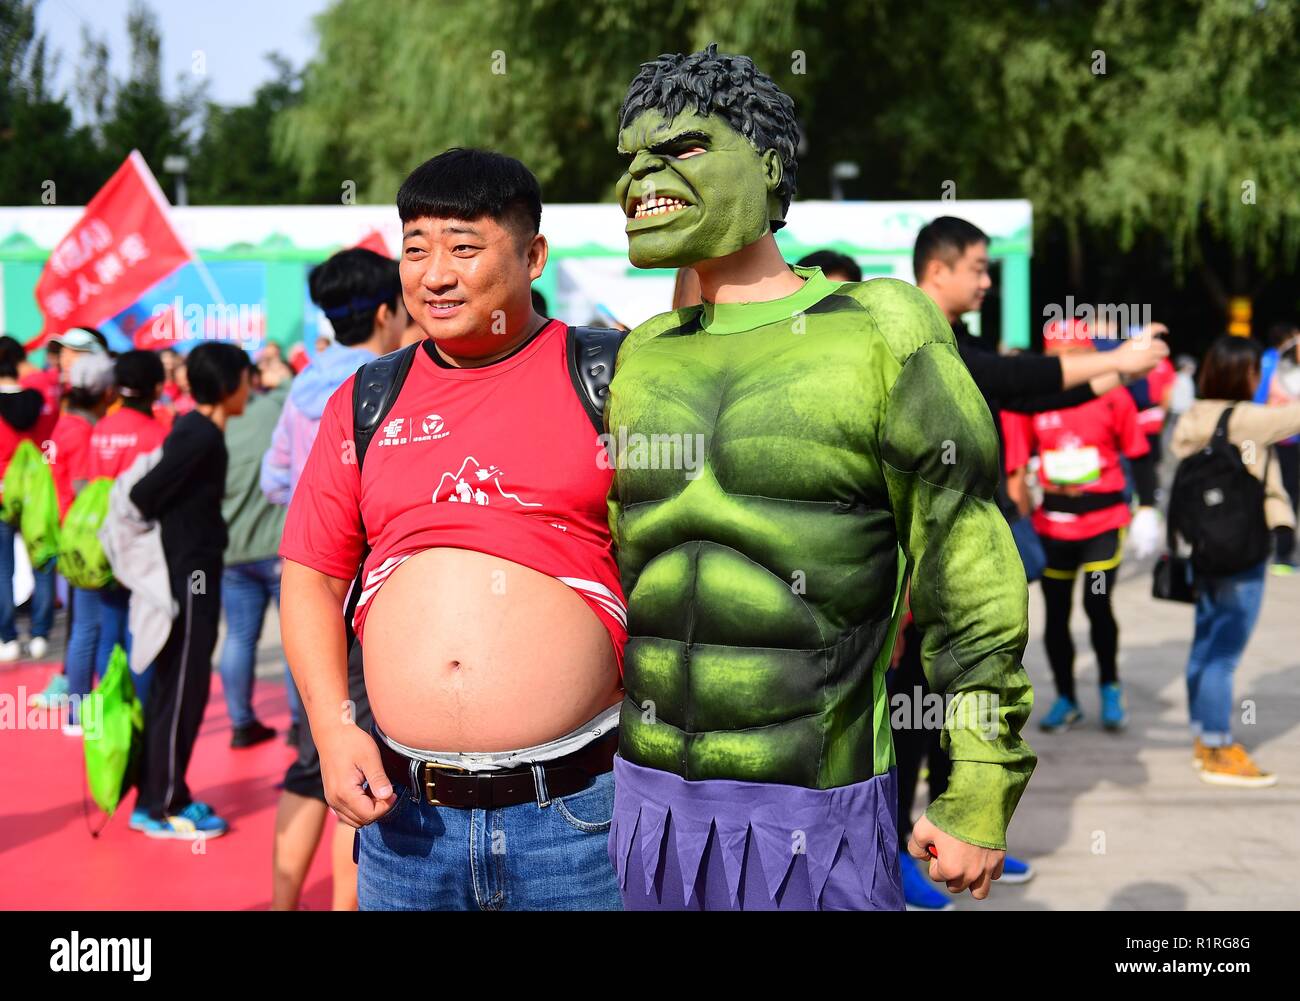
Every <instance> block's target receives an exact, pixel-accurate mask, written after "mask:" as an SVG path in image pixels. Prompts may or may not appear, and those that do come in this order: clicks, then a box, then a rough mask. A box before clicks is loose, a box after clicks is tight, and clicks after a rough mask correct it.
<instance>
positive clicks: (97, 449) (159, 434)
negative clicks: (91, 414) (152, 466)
mask: <svg viewBox="0 0 1300 1001" xmlns="http://www.w3.org/2000/svg"><path fill="white" fill-rule="evenodd" d="M166 437H167V431H166V429H165V428H164V427H163V426H162V425H161V424H159V423H158V422H157V421H156V420H154V419H153V418H152V417H146V416H145V415H144V414H142V413H140V412H139V411H138V410H132V409H131V408H130V407H119V408H118V409H117V410H115V411H113V412H112V413H111V414H109V415H108V416H107V417H105V418H104V419H103V420H102V421H100V422H99V423H98V424H96V425H95V426H94V428H93V429H92V430H91V432H90V456H89V462H88V466H87V473H88V475H87V476H86V479H88V480H97V479H99V478H100V477H101V476H111V477H113V478H115V479H116V478H117V477H118V476H119V475H121V474H122V473H124V472H126V471H127V469H129V468H130V466H131V463H133V462H135V460H136V456H139V455H144V454H145V453H147V452H152V451H153V450H154V449H155V448H157V447H158V446H159V445H161V444H162V443H163V439H164V438H166Z"/></svg>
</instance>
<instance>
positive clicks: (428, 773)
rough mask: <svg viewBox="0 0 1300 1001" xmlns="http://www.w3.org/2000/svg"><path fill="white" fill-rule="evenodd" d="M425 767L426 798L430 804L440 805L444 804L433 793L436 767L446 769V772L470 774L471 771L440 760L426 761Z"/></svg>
mask: <svg viewBox="0 0 1300 1001" xmlns="http://www.w3.org/2000/svg"><path fill="white" fill-rule="evenodd" d="M424 768H425V772H424V796H425V800H426V801H427V802H428V804H429V805H430V806H440V805H442V804H441V801H440V800H438V798H437V797H435V796H434V794H433V793H434V782H433V774H432V773H433V771H434V769H438V770H440V771H444V772H461V773H464V774H469V773H468V772H467V771H466V769H464V768H457V767H456V766H455V765H444V764H442V763H441V762H438V761H426V762H424Z"/></svg>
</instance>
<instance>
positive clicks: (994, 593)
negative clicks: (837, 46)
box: [606, 46, 1034, 848]
mask: <svg viewBox="0 0 1300 1001" xmlns="http://www.w3.org/2000/svg"><path fill="white" fill-rule="evenodd" d="M619 125H620V132H619V146H620V151H621V152H622V153H623V154H624V155H627V156H631V158H632V160H631V163H630V164H629V165H628V170H627V174H626V175H625V176H624V177H623V179H622V181H621V182H620V183H619V186H618V197H619V201H620V204H621V206H622V208H623V210H624V212H625V214H626V215H627V218H628V222H627V234H628V244H629V254H630V257H631V260H632V263H633V264H635V265H636V266H638V267H682V266H688V265H697V264H699V263H700V262H702V261H716V260H718V259H719V258H725V257H727V256H728V255H730V254H733V253H735V252H736V251H738V250H741V249H742V248H744V247H747V246H750V245H751V244H753V243H754V242H755V241H757V240H762V239H771V236H770V235H769V234H770V231H771V230H774V229H777V228H779V227H780V226H781V225H783V224H784V218H785V210H786V209H787V208H788V206H789V202H790V198H791V196H792V194H793V192H794V177H795V171H796V163H795V159H794V152H795V147H796V145H797V142H798V127H797V125H796V123H795V120H794V114H793V104H792V103H791V101H790V99H789V98H788V97H786V96H785V95H784V94H782V93H781V92H780V91H779V90H777V88H776V87H775V85H774V84H773V83H772V81H771V80H769V79H768V78H767V77H765V76H763V75H762V74H761V73H759V72H758V71H757V70H756V69H755V68H754V65H753V63H752V62H751V61H750V60H748V59H746V58H745V57H735V56H720V55H718V53H717V52H716V49H715V48H714V47H713V46H710V47H709V49H708V50H707V51H706V52H698V53H694V54H692V55H689V56H661V57H660V58H659V59H658V60H656V61H655V62H653V63H647V64H645V65H644V66H643V67H642V70H641V72H640V73H639V74H638V76H637V78H636V80H635V81H633V84H632V86H631V88H630V89H629V92H628V96H627V99H626V100H625V102H624V105H623V109H622V112H621V114H620V121H619ZM647 186H649V187H648V190H647ZM661 199H662V200H664V201H661ZM796 272H797V273H798V275H799V276H800V277H801V278H803V279H804V280H805V281H804V284H803V286H802V287H801V288H799V289H798V290H797V291H795V292H794V293H793V294H791V295H787V296H785V297H784V298H781V299H775V300H771V301H759V302H748V303H737V302H733V303H710V302H707V301H706V302H704V303H703V304H702V305H700V306H693V307H688V308H685V309H679V310H675V311H673V312H670V313H664V314H661V315H659V316H656V317H654V318H653V319H651V320H648V321H646V322H645V323H643V324H641V325H640V326H639V327H637V328H636V329H635V330H633V331H632V332H631V333H630V334H628V336H627V339H626V340H625V341H624V343H623V346H622V348H621V350H620V352H619V356H618V363H617V367H616V371H615V376H614V379H613V381H612V383H611V385H610V394H609V403H608V408H607V411H606V419H607V421H608V425H609V430H610V432H611V433H612V434H613V435H615V436H620V435H622V434H627V435H628V436H629V438H630V437H632V436H636V438H637V439H638V440H640V439H644V440H647V441H652V442H653V441H669V440H685V439H686V437H687V436H690V437H691V440H693V441H697V442H700V443H702V453H703V460H704V461H703V464H702V468H697V469H694V470H692V471H691V475H687V474H686V473H685V472H683V471H682V470H679V469H674V468H669V467H665V466H663V465H659V464H655V465H654V466H653V467H652V468H627V466H624V465H620V464H618V463H616V465H615V479H614V487H613V490H612V492H611V495H610V528H611V532H612V535H613V538H614V542H615V544H616V546H617V549H618V559H619V569H620V574H621V577H622V584H623V590H624V594H625V595H626V597H627V605H628V643H627V648H626V657H625V665H624V666H625V673H624V680H625V688H626V695H627V697H626V700H625V701H624V705H623V712H622V719H621V724H620V754H621V755H622V757H623V758H624V759H625V760H627V761H629V762H631V763H633V764H636V765H639V766H642V767H646V768H653V769H659V770H662V771H667V772H672V773H675V774H676V775H679V776H681V777H683V778H685V779H688V780H709V779H726V780H736V781H751V782H765V783H778V784H784V785H792V786H803V787H806V788H813V789H833V788H837V787H843V786H848V785H853V784H857V783H862V782H865V781H867V780H870V779H872V778H874V777H880V776H883V775H885V774H886V773H887V772H888V771H889V769H890V768H891V767H892V765H893V749H892V742H891V734H890V721H889V710H890V707H889V705H888V699H887V695H886V689H885V680H884V679H885V671H886V670H887V668H888V666H889V655H890V651H891V649H892V647H893V643H894V636H895V632H896V630H897V626H898V621H899V616H900V614H901V602H900V592H901V588H902V583H903V581H904V579H905V578H906V577H907V576H908V575H910V576H911V580H912V588H911V594H912V601H911V607H912V612H913V614H914V616H915V618H916V621H917V624H918V626H919V627H920V629H921V630H922V631H923V633H924V643H923V650H922V658H923V663H924V667H925V670H926V674H927V676H928V678H929V681H930V685H931V689H932V690H933V691H935V692H937V693H941V694H942V695H943V696H945V697H946V698H948V699H950V700H951V701H952V703H953V705H952V706H951V707H950V713H949V717H948V720H947V724H946V726H945V730H944V738H943V742H944V746H945V747H946V749H947V750H948V751H949V754H950V756H951V758H952V760H953V771H952V778H951V781H950V784H949V788H948V792H947V793H945V794H944V795H943V796H942V797H940V799H939V800H937V801H936V802H935V803H934V804H932V805H931V807H930V808H929V810H927V816H928V817H929V819H930V821H931V822H932V823H934V824H935V825H936V826H938V827H939V828H941V829H942V830H945V831H947V832H948V833H949V834H951V835H953V836H955V837H958V838H960V839H962V840H964V841H967V842H970V843H972V844H981V845H985V846H987V847H990V848H1002V847H1004V845H1005V840H1004V838H1005V832H1006V824H1007V822H1008V821H1009V819H1010V817H1011V813H1012V811H1013V810H1014V808H1015V805H1016V802H1017V800H1018V799H1019V797H1020V794H1021V791H1022V790H1023V789H1024V786H1025V783H1026V782H1027V781H1028V778H1029V774H1030V772H1031V770H1032V769H1033V764H1034V756H1033V752H1032V751H1031V750H1030V749H1029V748H1028V747H1027V746H1026V745H1025V743H1024V742H1023V741H1022V740H1020V737H1019V731H1020V728H1021V726H1022V725H1023V723H1024V721H1025V720H1026V718H1027V717H1028V715H1029V710H1030V706H1031V704H1032V696H1031V690H1030V687H1029V682H1028V679H1027V678H1026V676H1025V673H1024V669H1023V668H1022V667H1021V665H1020V656H1021V653H1022V652H1023V650H1024V644H1025V635H1026V614H1025V613H1026V599H1027V595H1026V587H1025V579H1024V574H1023V572H1022V571H1021V564H1020V560H1019V557H1018V555H1017V553H1016V549H1015V546H1014V543H1013V542H1012V540H1011V534H1010V531H1009V529H1008V528H1007V524H1006V522H1005V520H1004V519H1003V517H1002V515H1001V514H1000V513H999V511H998V509H997V507H996V506H995V504H994V503H993V502H992V497H993V493H994V488H995V486H996V484H997V479H998V472H997V463H998V444H997V437H996V435H995V434H994V430H993V425H992V421H991V420H990V418H989V412H988V408H987V407H986V406H985V404H984V401H983V399H982V397H981V396H980V394H979V391H978V390H977V389H976V387H975V384H974V382H973V381H972V380H971V378H970V374H969V373H968V372H967V370H966V368H965V366H964V365H963V364H962V361H961V358H960V356H959V355H958V354H957V350H956V344H955V342H954V340H953V336H952V331H951V330H950V328H949V327H948V325H947V324H946V323H945V322H944V320H943V317H942V315H941V314H940V313H939V311H938V309H937V307H936V306H935V305H934V304H933V303H932V302H930V300H929V299H928V298H927V297H926V296H925V295H924V294H923V293H922V292H920V291H919V290H918V289H916V288H915V287H913V286H911V285H908V284H906V283H904V282H898V281H893V280H877V281H872V282H867V283H835V282H830V281H828V280H827V279H826V278H825V276H824V275H822V274H821V272H819V271H816V270H811V269H803V268H800V269H796ZM675 436H680V438H679V439H675ZM954 456H955V461H954V458H953V457H954ZM900 557H901V558H900ZM891 837H892V834H891Z"/></svg>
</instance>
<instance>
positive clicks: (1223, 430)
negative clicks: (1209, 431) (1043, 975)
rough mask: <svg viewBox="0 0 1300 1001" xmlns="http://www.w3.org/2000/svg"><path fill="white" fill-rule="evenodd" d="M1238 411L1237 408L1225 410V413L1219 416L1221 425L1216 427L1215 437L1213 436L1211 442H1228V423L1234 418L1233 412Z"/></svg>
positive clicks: (1226, 408) (1225, 408)
mask: <svg viewBox="0 0 1300 1001" xmlns="http://www.w3.org/2000/svg"><path fill="white" fill-rule="evenodd" d="M1236 409H1237V408H1236V407H1224V408H1223V413H1221V414H1220V415H1219V423H1218V424H1216V425H1214V435H1213V436H1212V438H1211V440H1214V439H1222V440H1224V441H1227V440H1228V421H1229V419H1230V418H1231V417H1232V412H1233V411H1234V410H1236Z"/></svg>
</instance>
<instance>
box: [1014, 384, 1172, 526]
mask: <svg viewBox="0 0 1300 1001" xmlns="http://www.w3.org/2000/svg"><path fill="white" fill-rule="evenodd" d="M1137 416H1138V414H1137V406H1136V405H1135V404H1134V403H1133V397H1131V396H1129V394H1128V391H1127V390H1125V389H1123V388H1116V389H1112V390H1111V391H1110V392H1108V393H1105V394H1103V395H1102V396H1099V397H1098V398H1097V399H1095V400H1089V401H1088V402H1087V403H1082V404H1080V405H1079V406H1077V407H1070V408H1069V409H1067V410H1048V411H1046V412H1044V413H1041V414H1013V413H1009V412H1007V411H1003V414H1002V431H1003V435H1004V437H1005V439H1006V467H1007V469H1008V471H1010V470H1014V469H1019V468H1020V467H1021V466H1023V465H1024V464H1025V463H1026V462H1028V461H1029V457H1030V456H1031V455H1037V456H1039V459H1040V463H1041V464H1040V466H1039V469H1038V479H1039V482H1040V483H1042V484H1044V485H1045V486H1063V485H1067V484H1072V485H1075V486H1078V487H1080V488H1081V489H1082V490H1083V492H1084V493H1085V494H1105V493H1119V492H1121V491H1123V489H1124V469H1123V467H1122V466H1121V465H1120V461H1119V457H1120V456H1121V455H1125V456H1127V457H1128V458H1130V459H1136V458H1140V457H1141V456H1143V455H1146V454H1147V453H1148V452H1149V451H1150V450H1151V446H1150V445H1148V444H1147V440H1146V436H1145V435H1144V434H1143V433H1142V429H1141V427H1140V426H1139V424H1138V419H1137ZM1129 517H1130V515H1129V509H1128V505H1127V504H1124V503H1122V502H1121V503H1117V504H1111V505H1109V506H1107V507H1104V508H1102V509H1101V510H1098V511H1088V512H1085V513H1083V514H1070V513H1067V512H1063V511H1048V510H1046V509H1044V508H1041V507H1040V508H1038V509H1037V510H1036V511H1034V529H1035V531H1037V532H1038V533H1039V534H1040V535H1043V536H1046V537H1047V538H1049V539H1061V540H1064V541H1074V540H1077V539H1090V538H1092V537H1093V536H1095V535H1101V534H1102V533H1103V532H1108V531H1110V530H1111V529H1113V528H1122V527H1123V526H1125V525H1127V524H1128V523H1129Z"/></svg>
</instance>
